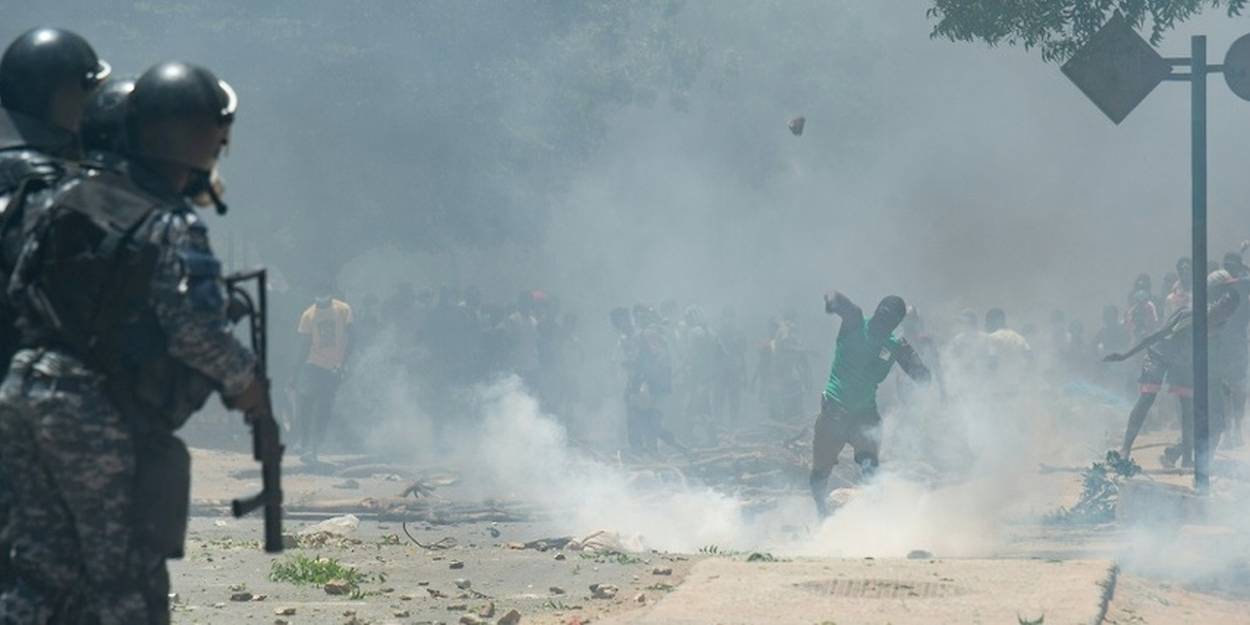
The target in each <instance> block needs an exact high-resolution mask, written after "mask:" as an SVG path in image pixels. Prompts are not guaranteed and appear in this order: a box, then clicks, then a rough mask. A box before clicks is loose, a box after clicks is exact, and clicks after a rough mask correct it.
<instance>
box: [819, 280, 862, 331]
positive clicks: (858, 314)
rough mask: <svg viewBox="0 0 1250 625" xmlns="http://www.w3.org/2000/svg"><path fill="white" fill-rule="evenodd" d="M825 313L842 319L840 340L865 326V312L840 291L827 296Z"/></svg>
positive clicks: (839, 329)
mask: <svg viewBox="0 0 1250 625" xmlns="http://www.w3.org/2000/svg"><path fill="white" fill-rule="evenodd" d="M825 313H827V314H830V315H837V316H839V317H841V318H842V326H841V327H840V328H838V338H842V337H843V336H844V335H846V334H847V333H849V332H852V331H854V330H858V329H859V328H860V326H862V325H864V311H863V310H862V309H860V307H859V306H856V305H855V303H854V302H852V301H851V300H850V298H848V297H847V296H845V295H843V294H842V293H841V292H840V291H834V292H833V293H832V294H829V293H826V294H825Z"/></svg>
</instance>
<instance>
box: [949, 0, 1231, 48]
mask: <svg viewBox="0 0 1250 625" xmlns="http://www.w3.org/2000/svg"><path fill="white" fill-rule="evenodd" d="M1247 2H1250V0H934V2H933V6H932V7H930V8H929V10H928V12H927V13H928V16H929V19H930V20H932V21H934V22H935V24H934V26H933V32H932V33H931V36H932V37H935V38H946V39H949V40H951V41H968V42H971V41H984V42H985V43H988V44H989V45H991V46H998V45H1000V44H1006V45H1009V46H1016V45H1020V46H1024V48H1025V49H1026V50H1031V49H1033V48H1040V49H1041V52H1042V59H1043V60H1045V61H1047V62H1062V61H1065V60H1067V59H1068V57H1070V56H1072V54H1073V53H1075V52H1076V50H1077V49H1079V48H1080V47H1081V45H1082V44H1083V43H1084V42H1085V41H1086V40H1087V39H1089V37H1090V36H1091V35H1093V34H1094V33H1095V32H1097V31H1098V29H1099V28H1100V27H1101V26H1102V25H1103V23H1105V22H1106V21H1107V19H1108V18H1110V17H1111V15H1112V14H1113V13H1115V12H1116V11H1119V12H1120V13H1121V14H1123V15H1124V17H1125V19H1127V20H1128V21H1129V23H1131V24H1133V25H1134V26H1135V27H1137V28H1143V27H1145V26H1147V25H1148V26H1149V29H1150V43H1151V45H1158V44H1159V43H1160V42H1161V41H1162V40H1163V35H1164V33H1166V32H1168V31H1169V30H1172V29H1173V28H1175V27H1176V26H1177V25H1178V24H1180V23H1182V22H1184V21H1185V20H1187V19H1189V18H1191V17H1193V16H1194V15H1197V14H1198V13H1200V12H1202V10H1203V9H1206V8H1208V7H1210V8H1217V9H1223V10H1224V11H1226V12H1227V13H1228V15H1229V16H1230V17H1232V16H1237V15H1241V13H1242V11H1244V10H1245V9H1246V4H1247Z"/></svg>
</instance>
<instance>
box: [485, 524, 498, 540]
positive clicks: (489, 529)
mask: <svg viewBox="0 0 1250 625" xmlns="http://www.w3.org/2000/svg"><path fill="white" fill-rule="evenodd" d="M486 532H487V533H488V534H490V537H491V538H499V535H500V532H499V530H498V529H497V528H495V527H494V526H490V527H487V528H486Z"/></svg>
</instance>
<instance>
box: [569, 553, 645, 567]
mask: <svg viewBox="0 0 1250 625" xmlns="http://www.w3.org/2000/svg"><path fill="white" fill-rule="evenodd" d="M578 555H579V556H580V557H581V558H582V559H583V560H594V561H595V562H598V563H599V564H609V563H614V564H643V563H644V562H645V561H644V560H643V559H642V558H639V557H638V556H635V555H631V554H628V553H622V552H620V551H602V552H599V553H585V552H583V553H581V554H578Z"/></svg>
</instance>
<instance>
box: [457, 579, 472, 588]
mask: <svg viewBox="0 0 1250 625" xmlns="http://www.w3.org/2000/svg"><path fill="white" fill-rule="evenodd" d="M454 583H455V584H456V588H459V589H460V590H468V589H469V588H470V587H471V586H473V582H471V581H469V580H467V579H465V578H463V577H460V578H457V579H456V581H455V582H454Z"/></svg>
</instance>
